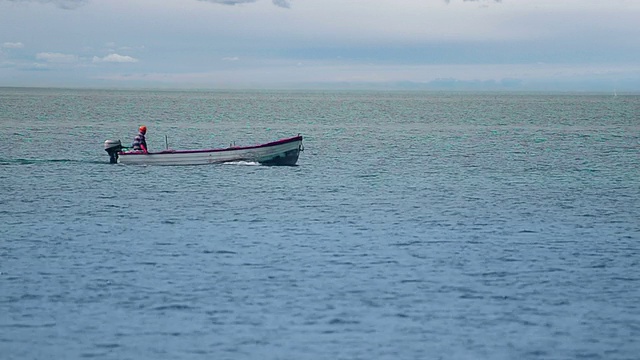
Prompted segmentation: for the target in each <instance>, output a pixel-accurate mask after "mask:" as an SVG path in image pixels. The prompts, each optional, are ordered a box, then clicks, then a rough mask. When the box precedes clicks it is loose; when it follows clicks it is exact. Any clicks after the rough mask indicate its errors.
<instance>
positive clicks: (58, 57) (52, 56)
mask: <svg viewBox="0 0 640 360" xmlns="http://www.w3.org/2000/svg"><path fill="white" fill-rule="evenodd" d="M36 59H38V60H44V61H46V62H50V63H59V64H62V63H64V64H68V63H74V62H77V61H78V57H77V56H76V55H69V54H61V53H50V52H42V53H38V54H36Z"/></svg>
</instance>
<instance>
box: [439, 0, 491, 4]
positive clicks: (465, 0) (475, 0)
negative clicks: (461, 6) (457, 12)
mask: <svg viewBox="0 0 640 360" xmlns="http://www.w3.org/2000/svg"><path fill="white" fill-rule="evenodd" d="M462 1H463V2H497V3H499V2H502V0H462ZM444 2H446V3H447V4H449V3H451V0H444Z"/></svg>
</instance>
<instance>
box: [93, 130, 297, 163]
mask: <svg viewBox="0 0 640 360" xmlns="http://www.w3.org/2000/svg"><path fill="white" fill-rule="evenodd" d="M104 150H105V151H106V152H107V153H108V154H109V162H110V163H112V164H116V163H119V164H130V165H205V164H220V163H228V162H237V161H246V162H256V163H260V164H262V165H288V166H293V165H295V164H296V162H297V161H298V156H299V155H300V152H301V151H302V150H304V148H303V145H302V136H301V135H299V134H298V136H294V137H290V138H286V139H280V140H277V141H273V142H270V143H265V144H259V145H252V146H229V147H228V148H220V149H204V150H170V149H167V150H163V151H158V152H148V153H145V152H143V151H140V150H128V149H126V148H124V147H123V146H122V143H121V142H120V140H107V141H105V142H104Z"/></svg>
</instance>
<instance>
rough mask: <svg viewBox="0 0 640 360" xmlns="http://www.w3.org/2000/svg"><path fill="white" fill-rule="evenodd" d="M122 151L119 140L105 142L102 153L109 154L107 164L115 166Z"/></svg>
mask: <svg viewBox="0 0 640 360" xmlns="http://www.w3.org/2000/svg"><path fill="white" fill-rule="evenodd" d="M120 150H122V143H121V142H120V140H107V141H105V142H104V151H106V152H107V154H109V162H110V163H111V164H115V163H117V162H118V153H119V152H120Z"/></svg>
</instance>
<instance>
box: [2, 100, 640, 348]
mask: <svg viewBox="0 0 640 360" xmlns="http://www.w3.org/2000/svg"><path fill="white" fill-rule="evenodd" d="M639 115H640V97H638V96H617V97H613V96H596V95H552V94H547V95H544V94H456V93H421V92H407V93H400V92H397V93H396V92H391V93H384V92H196V91H194V92H169V91H88V90H55V89H7V88H5V89H0V189H1V191H0V354H2V356H0V357H1V358H3V359H44V358H52V359H75V358H85V357H97V358H104V359H576V358H591V359H637V358H638V354H640V342H638V339H639V338H640V305H638V304H639V303H640V290H639V289H640V275H639V272H638V268H639V265H640V264H639V262H640V244H639V241H640V220H639V219H640V179H639V175H640V170H639V169H640V117H639ZM140 124H145V125H147V127H148V128H149V133H148V136H147V140H148V142H149V145H150V147H151V148H152V149H163V148H164V147H165V135H167V138H168V142H169V146H170V147H173V148H179V149H186V148H201V147H220V146H228V145H229V144H231V143H234V142H235V143H236V144H237V145H250V144H255V143H260V142H265V141H271V140H276V139H278V138H281V137H287V136H292V135H296V134H297V133H301V134H302V135H303V136H304V137H305V140H304V145H305V151H304V152H303V153H302V154H301V156H300V160H299V162H298V165H299V166H297V167H267V166H256V165H253V164H224V165H211V166H193V167H191V166H187V167H154V166H141V167H138V166H122V165H110V164H108V157H107V155H106V153H105V152H104V151H103V150H102V143H103V142H104V140H106V139H121V140H123V142H125V143H128V142H129V141H131V140H132V139H133V136H134V135H135V132H136V129H137V127H138V126H139V125H140Z"/></svg>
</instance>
